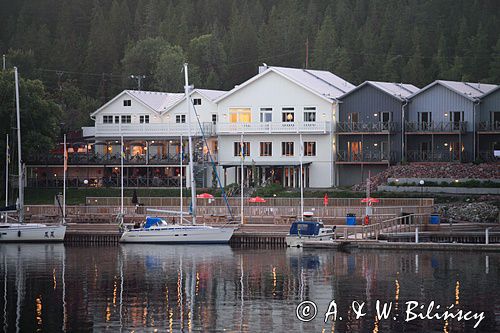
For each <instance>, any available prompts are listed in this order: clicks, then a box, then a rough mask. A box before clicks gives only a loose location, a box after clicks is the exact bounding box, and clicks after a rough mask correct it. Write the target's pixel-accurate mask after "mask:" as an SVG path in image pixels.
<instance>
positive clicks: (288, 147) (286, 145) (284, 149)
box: [281, 142, 293, 156]
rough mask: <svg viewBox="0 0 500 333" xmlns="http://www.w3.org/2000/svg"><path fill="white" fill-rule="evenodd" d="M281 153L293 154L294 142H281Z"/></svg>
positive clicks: (285, 154)
mask: <svg viewBox="0 0 500 333" xmlns="http://www.w3.org/2000/svg"><path fill="white" fill-rule="evenodd" d="M281 155H283V156H293V142H282V143H281Z"/></svg>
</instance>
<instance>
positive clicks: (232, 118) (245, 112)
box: [229, 108, 252, 123]
mask: <svg viewBox="0 0 500 333" xmlns="http://www.w3.org/2000/svg"><path fill="white" fill-rule="evenodd" d="M229 122H230V123H250V122H252V110H251V109H250V108H241V109H240V108H231V109H229Z"/></svg>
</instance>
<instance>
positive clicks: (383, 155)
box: [337, 150, 395, 164]
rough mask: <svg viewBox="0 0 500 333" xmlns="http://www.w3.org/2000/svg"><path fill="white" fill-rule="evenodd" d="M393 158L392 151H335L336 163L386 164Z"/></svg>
mask: <svg viewBox="0 0 500 333" xmlns="http://www.w3.org/2000/svg"><path fill="white" fill-rule="evenodd" d="M394 160H395V154H394V152H390V153H389V152H380V151H364V152H362V153H354V152H349V151H345V150H343V151H338V152H337V163H344V164H356V163H359V164H387V163H390V162H392V161H394Z"/></svg>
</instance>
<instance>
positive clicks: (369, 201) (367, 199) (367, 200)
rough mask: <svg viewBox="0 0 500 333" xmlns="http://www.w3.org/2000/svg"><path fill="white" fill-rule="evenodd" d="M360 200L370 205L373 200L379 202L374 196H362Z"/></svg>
mask: <svg viewBox="0 0 500 333" xmlns="http://www.w3.org/2000/svg"><path fill="white" fill-rule="evenodd" d="M361 202H363V203H368V205H371V204H373V203H375V202H380V200H379V199H376V198H364V199H362V200H361Z"/></svg>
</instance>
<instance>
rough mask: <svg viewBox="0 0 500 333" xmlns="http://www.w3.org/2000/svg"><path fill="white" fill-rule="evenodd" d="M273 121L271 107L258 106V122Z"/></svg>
mask: <svg viewBox="0 0 500 333" xmlns="http://www.w3.org/2000/svg"><path fill="white" fill-rule="evenodd" d="M272 121H273V109H272V108H260V122H261V123H270V122H272Z"/></svg>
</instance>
